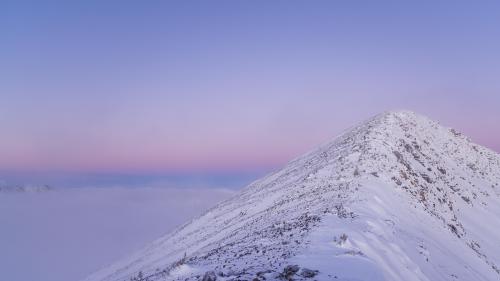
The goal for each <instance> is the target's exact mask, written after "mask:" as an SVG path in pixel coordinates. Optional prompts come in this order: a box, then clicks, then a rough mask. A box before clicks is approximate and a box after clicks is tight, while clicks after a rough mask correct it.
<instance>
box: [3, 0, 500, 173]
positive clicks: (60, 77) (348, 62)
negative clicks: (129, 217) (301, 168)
mask: <svg viewBox="0 0 500 281" xmlns="http://www.w3.org/2000/svg"><path fill="white" fill-rule="evenodd" d="M394 2H397V3H394ZM417 2H418V3H417ZM0 35H1V39H0V130H1V138H0V170H1V171H2V174H1V175H2V176H8V175H9V173H20V172H21V173H22V172H25V173H30V172H33V173H34V172H37V173H54V172H75V173H94V172H102V173H109V172H118V173H164V172H165V173H175V172H207V171H208V172H225V171H234V172H239V171H250V170H266V169H272V168H275V167H278V166H280V165H282V164H283V163H285V162H286V161H287V160H289V159H291V158H293V157H295V156H297V155H300V154H301V153H303V152H305V151H307V150H309V149H311V148H312V147H314V146H316V145H318V144H320V143H322V142H324V141H325V140H328V139H329V138H332V137H334V136H336V135H338V134H339V133H340V132H341V131H342V130H343V129H345V128H347V127H349V126H351V125H353V124H354V123H356V122H359V121H362V120H364V119H366V118H368V117H370V116H371V115H374V114H377V113H379V112H382V111H384V110H389V109H400V108H404V109H410V110H413V111H416V112H419V113H422V114H425V115H428V116H429V117H431V118H433V119H436V120H439V121H441V123H443V124H445V125H447V126H453V127H455V128H457V129H458V130H460V131H463V132H464V133H465V134H467V135H469V136H471V137H472V139H473V140H474V141H476V142H478V143H480V144H483V145H485V146H487V147H490V148H492V149H494V150H496V151H500V130H499V124H498V123H499V121H500V91H499V90H500V79H499V77H500V53H499V50H500V2H498V1H491V2H490V1H463V2H462V1H428V2H427V1H415V2H414V3H409V1H387V2H385V1H33V2H27V1H11V2H9V1H2V2H1V3H0Z"/></svg>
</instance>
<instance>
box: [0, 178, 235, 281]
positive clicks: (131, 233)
mask: <svg viewBox="0 0 500 281" xmlns="http://www.w3.org/2000/svg"><path fill="white" fill-rule="evenodd" d="M233 194H234V191H230V190H226V189H214V188H196V189H175V188H164V189H162V188H137V189H133V188H79V189H62V190H54V191H49V192H41V193H8V194H0V226H1V231H0V249H1V251H0V272H2V279H5V280H10V281H25V280H38V281H70V280H80V279H82V278H84V277H85V276H86V275H88V274H90V273H92V272H93V271H95V270H97V269H99V268H100V267H104V266H106V265H107V264H109V263H111V262H113V261H115V260H116V259H119V258H121V257H122V256H124V255H127V254H130V253H132V252H134V251H136V250H139V249H140V248H141V247H143V246H144V245H145V244H147V243H148V242H150V241H152V240H154V239H156V238H158V237H160V236H162V235H163V234H165V233H167V232H169V231H171V230H173V229H174V228H175V227H177V226H179V225H181V224H183V223H184V222H186V221H188V220H189V219H191V218H193V217H195V216H197V215H199V214H201V213H202V212H203V211H205V210H207V209H208V208H210V207H212V206H214V205H215V204H217V202H219V201H221V200H224V199H227V198H228V197H230V196H231V195H233Z"/></svg>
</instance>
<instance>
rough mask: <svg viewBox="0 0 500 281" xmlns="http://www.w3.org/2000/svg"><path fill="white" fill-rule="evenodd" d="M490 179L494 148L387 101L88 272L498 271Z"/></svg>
mask: <svg viewBox="0 0 500 281" xmlns="http://www.w3.org/2000/svg"><path fill="white" fill-rule="evenodd" d="M499 183H500V156H499V155H498V154H496V153H495V152H493V151H491V150H489V149H486V148H483V147H481V146H479V145H476V144H474V143H472V142H471V141H470V140H469V139H468V138H467V137H465V136H463V135H462V134H460V133H458V132H457V131H455V130H453V129H448V128H444V127H442V126H440V125H439V124H438V123H437V122H434V121H432V120H430V119H428V118H426V117H424V116H421V115H418V114H415V113H413V112H410V111H391V112H387V113H383V114H380V115H377V116H375V117H373V118H372V119H370V120H368V121H366V122H364V123H362V124H360V125H358V126H356V127H354V128H352V129H350V130H348V131H346V132H345V133H344V134H342V135H341V136H339V137H337V138H336V139H334V140H333V141H331V142H329V143H326V144H324V145H322V146H320V147H318V148H317V149H315V150H313V151H311V152H309V153H307V154H305V155H304V156H301V157H299V158H296V159H294V160H292V161H291V162H289V163H288V164H287V165H286V166H285V167H284V168H283V169H282V170H280V171H277V172H275V173H272V174H270V175H268V176H266V177H264V178H263V179H261V180H258V181H255V182H254V183H252V184H251V185H249V186H248V187H247V188H245V189H244V190H242V191H241V192H240V193H239V194H237V195H236V196H234V197H233V198H231V199H229V200H227V201H224V202H222V203H220V204H219V205H217V206H216V207H214V208H212V209H211V210H209V211H208V212H206V213H205V214H204V215H202V216H200V217H199V218H197V219H194V220H192V221H191V222H189V223H187V224H185V225H183V226H181V227H180V228H178V229H177V230H176V231H174V232H173V233H170V234H168V235H166V236H164V237H162V238H160V239H158V240H157V241H155V242H153V243H152V244H150V245H149V246H148V247H146V248H145V249H144V250H142V251H140V252H138V253H136V254H134V255H132V256H130V257H128V258H125V259H123V260H122V261H120V262H117V263H115V264H113V265H111V266H109V267H107V268H104V269H103V270H101V271H99V272H97V273H95V274H93V275H92V276H90V277H89V278H88V279H87V280H88V281H103V280H107V281H111V280H113V281H122V280H123V281H125V280H127V281H128V280H141V281H144V280H148V281H156V280H204V281H208V280H228V281H229V280H252V281H255V280H292V279H293V280H394V281H396V280H433V281H434V280H438V281H439V280H443V281H444V280H488V281H490V280H491V281H492V280H499V279H500V269H499V268H500V243H498V242H499V241H500V231H499V229H500V219H499V217H500V186H499ZM311 278H312V279H311Z"/></svg>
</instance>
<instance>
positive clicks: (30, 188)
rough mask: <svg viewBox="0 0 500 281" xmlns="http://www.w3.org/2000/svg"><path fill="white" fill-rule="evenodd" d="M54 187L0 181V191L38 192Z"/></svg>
mask: <svg viewBox="0 0 500 281" xmlns="http://www.w3.org/2000/svg"><path fill="white" fill-rule="evenodd" d="M51 190H53V188H52V187H51V186H49V185H9V184H7V183H0V193H2V192H4V193H24V192H30V193H36V192H47V191H51Z"/></svg>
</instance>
